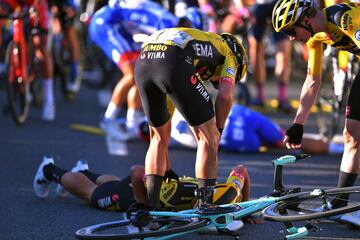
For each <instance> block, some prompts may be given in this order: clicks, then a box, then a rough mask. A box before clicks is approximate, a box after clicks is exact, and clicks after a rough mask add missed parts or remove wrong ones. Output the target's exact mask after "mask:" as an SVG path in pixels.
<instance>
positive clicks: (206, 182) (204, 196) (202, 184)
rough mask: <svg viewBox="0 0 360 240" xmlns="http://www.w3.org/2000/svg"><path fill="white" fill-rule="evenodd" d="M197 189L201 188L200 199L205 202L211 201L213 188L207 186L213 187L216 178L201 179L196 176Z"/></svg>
mask: <svg viewBox="0 0 360 240" xmlns="http://www.w3.org/2000/svg"><path fill="white" fill-rule="evenodd" d="M197 180H198V184H199V189H203V190H202V191H203V192H202V193H201V201H203V202H204V203H205V204H207V203H212V202H213V196H214V190H213V189H210V188H209V187H213V186H215V184H216V179H214V178H212V179H203V178H197Z"/></svg>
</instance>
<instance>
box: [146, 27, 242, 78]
mask: <svg viewBox="0 0 360 240" xmlns="http://www.w3.org/2000/svg"><path fill="white" fill-rule="evenodd" d="M158 44H164V45H165V46H164V47H166V45H168V46H178V47H180V48H183V49H185V48H187V47H189V46H191V47H192V48H193V50H194V52H193V53H194V54H193V56H189V58H188V59H187V60H188V61H189V62H191V63H192V64H193V65H194V66H195V68H196V72H197V73H196V76H197V78H198V79H199V80H201V81H205V80H209V79H210V78H212V80H214V81H229V82H232V83H233V82H235V76H236V72H237V60H236V57H235V56H234V54H233V53H232V51H231V50H230V49H229V47H228V46H227V43H226V42H225V40H224V39H223V38H222V37H221V36H220V35H217V34H214V33H211V32H203V31H199V30H196V29H191V28H173V29H170V30H169V29H168V30H162V31H158V32H155V33H154V34H153V35H151V37H150V39H149V40H148V41H147V42H146V43H144V44H143V47H142V48H143V53H144V54H146V56H145V57H148V58H149V57H151V55H154V54H161V51H163V49H157V48H156V46H159V45H158Z"/></svg>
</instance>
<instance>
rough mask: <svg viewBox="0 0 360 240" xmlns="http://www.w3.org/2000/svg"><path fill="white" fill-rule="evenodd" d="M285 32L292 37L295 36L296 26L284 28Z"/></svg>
mask: <svg viewBox="0 0 360 240" xmlns="http://www.w3.org/2000/svg"><path fill="white" fill-rule="evenodd" d="M284 33H286V34H287V35H289V36H290V37H295V35H296V32H295V27H293V28H289V29H286V30H284Z"/></svg>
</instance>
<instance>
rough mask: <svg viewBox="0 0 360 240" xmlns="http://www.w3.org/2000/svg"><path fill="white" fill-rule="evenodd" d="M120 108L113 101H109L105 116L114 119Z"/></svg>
mask: <svg viewBox="0 0 360 240" xmlns="http://www.w3.org/2000/svg"><path fill="white" fill-rule="evenodd" d="M120 110H121V108H120V107H118V106H117V105H116V104H115V103H113V102H110V103H109V105H108V106H107V108H106V112H105V118H108V119H115V118H116V117H117V116H118V114H119V112H120Z"/></svg>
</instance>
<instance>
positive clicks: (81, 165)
mask: <svg viewBox="0 0 360 240" xmlns="http://www.w3.org/2000/svg"><path fill="white" fill-rule="evenodd" d="M85 170H89V165H88V163H87V161H86V160H79V161H77V162H76V164H75V166H74V167H73V168H72V169H71V172H80V171H85ZM55 192H56V195H57V196H58V197H62V198H64V197H66V195H67V194H68V191H66V189H65V188H64V187H63V186H62V185H61V184H57V186H56V190H55Z"/></svg>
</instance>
